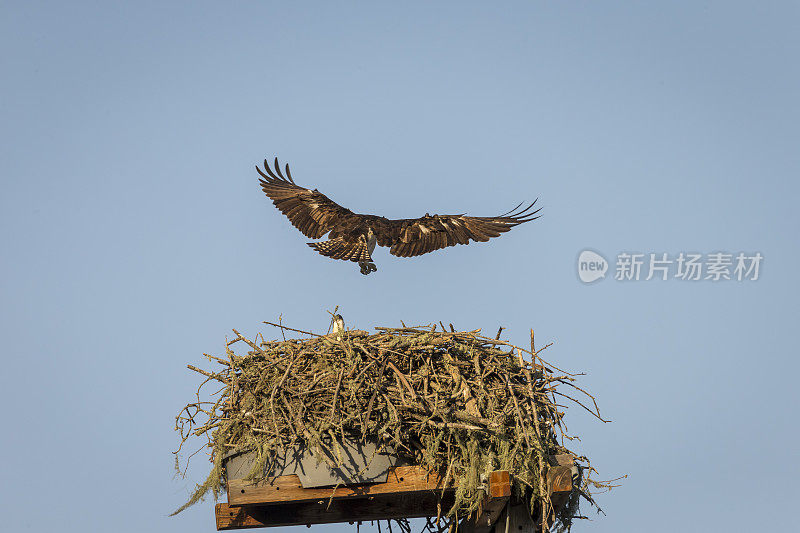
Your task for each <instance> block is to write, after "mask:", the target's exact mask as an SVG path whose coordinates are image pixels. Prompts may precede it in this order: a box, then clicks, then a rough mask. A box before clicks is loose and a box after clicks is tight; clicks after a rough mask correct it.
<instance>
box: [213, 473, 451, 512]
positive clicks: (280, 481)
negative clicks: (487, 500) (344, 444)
mask: <svg viewBox="0 0 800 533" xmlns="http://www.w3.org/2000/svg"><path fill="white" fill-rule="evenodd" d="M441 488H442V486H441V479H440V478H439V476H438V475H437V474H436V473H433V472H428V471H427V470H425V469H424V468H422V467H420V466H398V467H394V468H392V469H391V470H390V471H389V477H388V479H387V481H386V483H369V484H362V485H343V486H341V487H338V488H336V489H335V490H334V489H333V488H313V489H305V488H303V486H302V485H301V484H300V478H299V477H297V475H296V474H291V475H288V476H278V477H276V478H272V479H268V480H264V481H258V482H253V481H248V480H244V479H232V480H230V481H229V482H228V504H229V505H231V506H234V507H235V506H237V505H254V504H262V505H265V504H278V503H302V502H312V501H313V502H316V501H318V500H327V499H329V498H330V497H331V495H332V494H333V496H334V497H335V498H336V499H346V498H363V497H365V496H375V495H379V494H392V495H395V496H399V495H403V494H415V493H419V492H425V491H431V490H436V489H439V490H441Z"/></svg>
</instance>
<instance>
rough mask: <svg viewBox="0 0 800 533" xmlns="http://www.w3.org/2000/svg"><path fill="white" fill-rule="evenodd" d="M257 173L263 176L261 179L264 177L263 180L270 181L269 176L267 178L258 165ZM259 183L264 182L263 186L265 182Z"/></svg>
mask: <svg viewBox="0 0 800 533" xmlns="http://www.w3.org/2000/svg"><path fill="white" fill-rule="evenodd" d="M265 162H266V160H265ZM256 172H258V173H259V174H261V177H262V178H264V179H265V180H269V176H267V175H266V174H264V173H263V172H262V171H261V167H259V166H258V165H256ZM259 181H261V182H262V185H263V180H259Z"/></svg>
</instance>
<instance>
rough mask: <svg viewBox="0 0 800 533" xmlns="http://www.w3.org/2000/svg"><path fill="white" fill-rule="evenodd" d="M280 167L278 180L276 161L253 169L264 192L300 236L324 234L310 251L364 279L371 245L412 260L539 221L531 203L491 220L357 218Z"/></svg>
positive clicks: (370, 267)
mask: <svg viewBox="0 0 800 533" xmlns="http://www.w3.org/2000/svg"><path fill="white" fill-rule="evenodd" d="M285 168H286V176H285V177H284V175H283V173H282V172H281V168H280V165H279V164H278V158H277V157H276V158H275V168H274V169H271V168H270V166H269V163H267V161H266V160H264V170H263V171H262V170H261V169H260V168H259V167H258V166H256V170H257V171H258V173H259V174H261V179H260V180H259V182H260V183H261V188H262V189H263V190H264V193H265V194H266V195H267V196H268V197H269V198H270V200H272V203H273V204H275V207H277V208H278V209H280V211H281V213H283V214H284V215H286V216H287V217H288V218H289V221H290V222H291V223H292V225H293V226H294V227H296V228H297V229H299V230H300V232H301V233H302V234H303V235H305V236H306V237H309V238H311V239H320V238H322V237H323V236H324V235H325V234H326V233H327V234H328V240H326V241H323V242H310V243H308V245H309V246H310V247H312V248H313V249H315V250H316V251H317V252H319V253H320V254H322V255H324V256H326V257H330V258H331V259H343V260H349V261H353V262H357V263H358V265H359V266H360V267H361V273H362V274H365V275H366V274H369V273H370V272H374V271H376V270H378V268H377V267H376V266H375V263H373V262H372V251H373V250H374V249H375V244H376V243H377V244H379V245H380V246H390V247H391V248H389V253H391V254H392V255H396V256H398V257H413V256H415V255H422V254H426V253H428V252H432V251H434V250H438V249H440V248H446V247H448V246H455V245H456V244H469V241H470V240H473V241H478V242H485V241H488V240H489V239H490V238H492V237H498V236H500V234H501V233H505V232H506V231H508V230H510V229H511V228H513V227H514V226H517V225H519V224H522V223H523V222H528V221H531V220H535V219H537V218H539V216H541V215H539V216H536V214H537V213H538V212H539V211H540V210H541V208H539V209H536V210H535V211H531V209H532V208H533V205H534V204H535V203H536V201H534V202H533V203H532V204H530V205H529V206H527V207H525V208H524V209H520V206H522V204H519V205H518V206H517V207H515V208H514V209H512V210H511V211H508V212H507V213H503V214H502V215H499V216H496V217H470V216H466V215H463V214H462V215H429V214H427V213H426V214H425V216H424V217H420V218H405V219H399V220H389V219H388V218H384V217H381V216H377V215H359V214H357V213H353V212H352V211H350V210H349V209H347V208H344V207H342V206H340V205H339V204H337V203H336V202H334V201H332V200H331V199H330V198H328V197H327V196H325V195H324V194H322V193H321V192H319V191H318V190H317V189H314V190H311V189H306V188H305V187H300V186H299V185H297V184H296V183H295V182H294V180H293V179H292V174H291V172H289V165H288V164H287V165H286V167H285Z"/></svg>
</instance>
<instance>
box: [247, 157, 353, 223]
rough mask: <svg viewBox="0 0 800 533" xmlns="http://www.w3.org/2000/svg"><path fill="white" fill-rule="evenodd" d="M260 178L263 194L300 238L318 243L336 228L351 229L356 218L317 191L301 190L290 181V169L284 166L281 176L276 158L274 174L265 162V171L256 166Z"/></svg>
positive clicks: (265, 161) (350, 212)
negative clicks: (295, 229) (348, 226)
mask: <svg viewBox="0 0 800 533" xmlns="http://www.w3.org/2000/svg"><path fill="white" fill-rule="evenodd" d="M256 170H257V171H258V173H259V174H261V179H260V180H259V183H260V184H261V189H262V190H263V191H264V193H265V194H266V195H267V196H268V197H269V198H270V200H272V203H273V204H275V207H277V208H278V209H280V211H281V213H283V214H284V215H286V216H287V217H288V218H289V221H290V222H291V223H292V225H293V226H294V227H296V228H297V229H299V230H300V231H301V232H302V234H303V235H305V236H306V237H310V238H312V239H319V238H321V237H322V236H323V235H325V234H326V233H328V232H329V231H330V230H331V229H333V228H334V227H336V226H342V225H352V224H353V223H355V222H356V221H355V220H354V219H356V218H357V217H358V215H356V214H355V213H353V212H352V211H350V210H349V209H347V208H345V207H342V206H340V205H339V204H337V203H336V202H334V201H333V200H331V199H330V198H328V197H327V196H325V195H324V194H322V193H321V192H319V191H318V190H316V189H314V190H313V191H312V190H311V189H306V188H305V187H300V186H299V185H297V184H296V183H295V182H294V180H293V179H292V173H291V172H290V171H289V165H288V164H287V165H286V176H285V177H284V175H283V173H282V172H281V167H280V165H279V164H278V158H277V157H276V158H275V168H274V170H273V169H271V168H270V167H269V163H268V162H267V160H266V159H265V160H264V170H263V171H262V170H261V169H260V168H259V167H258V166H256Z"/></svg>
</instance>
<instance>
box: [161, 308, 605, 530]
mask: <svg viewBox="0 0 800 533" xmlns="http://www.w3.org/2000/svg"><path fill="white" fill-rule="evenodd" d="M268 324H269V323H268ZM272 325H275V326H278V325H277V324H272ZM278 327H281V328H282V330H281V333H282V334H285V330H291V331H294V332H300V333H305V334H306V335H308V336H310V338H305V339H289V340H287V339H284V340H280V341H278V340H275V341H266V340H264V338H263V337H261V338H260V340H259V337H256V339H255V340H249V339H247V338H245V337H244V336H242V335H241V334H240V333H239V332H238V331H236V330H234V334H235V335H236V338H234V339H233V340H231V341H229V342H227V344H226V348H225V357H224V358H219V357H214V356H211V355H208V354H206V357H207V358H208V359H209V360H210V361H213V362H215V363H218V364H219V365H221V368H219V367H218V368H217V369H216V370H214V371H206V370H202V369H199V368H196V367H194V366H192V365H189V368H190V369H192V370H194V371H197V372H199V373H201V374H203V375H204V376H205V377H206V379H205V381H203V383H202V384H201V386H200V388H199V389H198V392H197V401H196V402H194V403H191V404H189V405H187V406H186V407H184V408H183V409H182V410H181V412H180V413H179V414H178V416H177V417H176V430H177V431H179V432H180V435H181V445H180V448H179V449H178V451H177V452H176V455H177V454H178V453H179V452H180V451H181V448H183V446H184V444H185V443H186V442H187V440H189V439H190V438H192V437H201V438H204V445H203V446H204V448H207V449H208V451H209V453H210V459H211V462H212V463H213V468H212V470H211V472H210V474H209V476H208V478H207V479H206V481H205V482H204V483H203V484H202V485H198V486H197V489H196V490H195V492H194V494H193V495H192V496H191V498H190V499H189V501H188V502H187V503H186V504H185V505H184V506H183V507H181V508H180V509H179V510H178V511H176V512H179V511H181V510H183V509H185V508H186V507H188V506H189V505H192V504H193V503H195V502H197V501H198V500H200V499H201V498H203V497H204V496H205V495H206V494H207V493H208V492H212V493H213V494H214V496H215V498H216V497H218V495H219V493H220V491H221V490H222V487H224V484H225V481H226V480H225V471H224V468H223V457H224V456H226V455H229V454H230V452H238V451H255V452H256V454H257V457H258V459H257V461H256V464H255V465H254V467H253V471H252V472H251V477H253V478H258V477H263V475H264V472H265V465H269V464H270V463H271V460H272V459H274V458H275V457H276V456H278V455H279V454H281V453H285V450H286V449H287V448H289V447H291V446H295V445H302V446H305V447H306V448H308V449H311V450H320V451H324V452H326V453H325V455H327V456H332V457H336V450H331V447H335V446H336V442H342V441H343V440H345V439H350V440H354V439H361V440H367V441H371V442H374V443H377V444H378V445H379V447H383V446H385V447H390V448H392V449H394V451H395V453H396V454H398V455H400V456H402V457H403V458H404V459H406V460H408V461H410V462H412V463H415V464H420V465H424V466H425V467H427V468H429V469H432V470H436V471H438V472H439V473H440V474H441V475H442V476H443V477H444V479H445V480H450V481H451V482H453V483H456V484H457V490H456V503H455V505H453V507H452V508H450V509H449V511H447V512H446V513H445V514H446V517H448V518H449V524H450V525H452V524H455V523H456V522H457V520H458V519H460V518H464V517H465V516H468V515H470V514H471V513H473V512H474V511H475V510H476V509H477V507H478V505H479V502H480V500H481V499H482V497H483V494H482V492H481V491H480V490H478V489H479V486H480V483H481V474H484V473H488V472H491V471H493V470H508V471H509V472H511V474H512V479H513V490H514V493H513V494H514V497H515V498H516V499H517V500H524V501H526V502H528V504H529V505H530V509H531V512H532V513H533V512H534V509H536V508H538V509H548V508H549V504H550V499H549V495H548V491H547V489H546V486H545V479H546V468H547V464H548V459H549V458H550V457H552V456H554V455H556V454H563V453H569V454H571V455H573V456H575V455H576V454H574V453H572V452H570V451H569V450H568V449H567V448H566V447H565V446H564V443H565V442H567V441H568V440H572V437H570V436H568V435H567V434H566V430H565V425H564V423H563V417H564V411H563V405H560V404H559V402H562V403H563V401H564V400H569V401H572V402H574V403H576V404H577V405H580V406H581V407H584V408H585V409H587V410H588V411H590V412H591V413H592V414H594V415H595V416H596V417H597V418H600V414H599V412H598V410H597V405H596V404H595V403H594V398H593V397H592V396H591V395H589V394H588V393H587V392H585V391H584V390H583V389H581V388H580V387H578V386H577V385H576V384H575V377H574V376H575V374H569V373H567V372H564V371H560V370H558V369H557V368H556V367H554V366H553V365H551V364H549V363H546V362H545V361H543V360H542V359H541V357H540V356H539V354H540V352H541V351H542V350H538V351H537V350H535V349H534V346H533V331H531V346H530V348H521V347H518V346H513V345H511V344H510V343H508V342H505V341H502V340H499V339H498V338H489V337H485V336H482V335H481V334H480V330H477V331H459V332H457V331H455V330H454V329H453V327H452V325H450V331H442V330H443V329H444V327H443V326H442V329H440V330H439V331H437V328H436V326H435V325H434V326H429V327H424V328H408V327H403V328H384V327H378V328H375V329H376V331H377V333H375V334H369V333H367V332H366V331H358V330H350V331H347V332H343V333H335V334H329V335H316V334H313V333H308V332H302V331H300V330H294V329H292V328H287V327H285V326H278ZM499 336H500V333H499V332H498V337H499ZM545 348H546V347H545ZM214 383H216V384H217V385H218V386H221V387H220V388H219V389H218V390H215V391H214V392H212V393H211V394H210V398H208V397H206V398H208V399H203V397H201V393H203V392H204V391H205V390H206V386H208V385H212V384H214ZM577 395H580V397H579V396H577ZM559 398H561V399H559ZM559 409H561V410H559ZM600 419H601V420H602V418H600ZM565 439H566V440H565ZM201 449H202V448H201ZM576 461H577V463H578V464H579V465H581V467H582V471H583V472H588V471H591V467H590V466H589V464H588V460H587V459H586V458H585V457H576ZM177 464H178V463H177V460H176V465H177ZM266 471H267V474H268V473H269V467H268V466H266ZM585 478H586V479H584V480H583V481H582V483H579V484H578V485H579V486H578V487H577V488H576V490H575V491H574V494H573V497H571V498H570V504H568V505H566V506H564V507H563V508H562V509H561V510H560V511H558V512H557V515H556V516H555V523H556V525H558V526H561V527H562V528H563V527H569V525H570V523H571V520H572V519H573V518H574V517H576V516H577V513H578V509H577V500H578V496H579V494H583V495H584V496H585V497H587V498H588V499H589V500H590V501H591V497H590V496H589V494H588V485H589V479H588V475H587V476H585ZM545 514H547V513H545Z"/></svg>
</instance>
